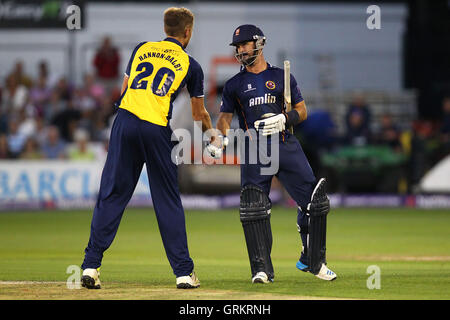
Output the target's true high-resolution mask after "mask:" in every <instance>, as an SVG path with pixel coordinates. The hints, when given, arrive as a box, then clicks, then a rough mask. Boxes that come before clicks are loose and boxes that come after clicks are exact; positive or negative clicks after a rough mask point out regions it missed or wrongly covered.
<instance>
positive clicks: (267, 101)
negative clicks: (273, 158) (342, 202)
mask: <svg viewBox="0 0 450 320" xmlns="http://www.w3.org/2000/svg"><path fill="white" fill-rule="evenodd" d="M265 42H266V38H265V36H264V34H263V32H262V31H261V29H259V28H258V27H256V26H254V25H248V24H247V25H241V26H239V27H238V28H236V29H235V31H234V33H233V39H232V42H231V43H230V45H231V46H234V47H235V48H236V54H235V56H236V58H237V60H238V61H239V62H240V63H241V64H242V67H241V71H240V72H239V73H238V74H236V75H235V76H234V77H232V78H231V79H229V80H228V81H227V82H226V83H225V87H224V90H223V96H222V105H221V110H220V115H219V118H218V120H217V125H216V128H217V129H218V130H219V131H221V133H222V135H223V136H222V137H221V138H220V139H217V140H216V141H214V142H213V143H212V144H211V145H210V146H209V149H208V151H209V152H210V154H211V155H212V156H214V157H215V158H220V157H221V155H222V149H223V147H224V143H223V142H224V141H226V140H227V138H226V134H227V132H228V130H229V129H230V124H231V120H232V117H233V114H234V113H236V114H237V115H238V117H239V123H240V127H241V129H243V130H247V131H249V130H256V131H257V132H258V135H257V137H258V138H257V139H258V140H261V135H262V136H265V137H266V138H267V137H268V138H267V141H268V143H270V141H271V139H272V140H273V139H279V167H278V171H277V172H276V174H275V176H276V177H277V178H278V179H279V180H280V182H281V183H282V184H283V186H284V187H285V189H286V190H287V192H288V193H289V194H290V196H291V197H292V198H293V199H294V200H295V201H296V203H297V205H298V214H297V227H298V231H299V232H300V236H301V240H302V243H303V248H302V252H301V254H300V258H299V260H298V262H297V265H296V266H297V268H298V269H300V270H302V271H306V272H311V273H312V274H314V275H315V276H316V277H318V278H320V279H323V280H334V279H335V278H336V274H335V273H334V272H333V271H331V270H330V269H328V267H327V266H326V259H325V250H326V246H325V243H326V217H327V214H328V212H329V210H330V205H329V199H328V196H327V194H326V191H325V179H320V180H319V181H317V179H316V177H315V176H314V173H313V172H312V169H311V167H310V165H309V163H308V160H307V158H306V157H305V154H304V153H303V150H302V147H301V146H300V143H299V142H298V140H297V139H296V137H295V136H293V135H292V134H291V133H290V132H289V130H288V128H289V127H291V126H295V125H297V124H298V123H300V122H302V121H304V120H306V118H307V111H306V106H305V102H304V100H303V98H302V95H301V92H300V89H299V88H298V86H297V82H296V80H295V78H294V77H293V76H292V75H290V83H289V84H288V85H290V88H291V102H292V110H291V111H289V112H286V110H285V103H284V102H285V101H284V96H283V92H284V85H285V84H284V70H283V69H280V68H277V67H275V66H272V65H271V64H269V63H268V62H266V60H265V58H264V55H263V52H262V51H263V47H264V45H265ZM248 143H251V141H250V140H248V139H247V140H246V146H245V148H246V151H247V152H248V150H250V149H249V148H248V146H247V144H248ZM225 145H226V143H225ZM245 156H246V158H245V161H243V163H242V164H241V204H240V220H241V222H242V226H243V229H244V235H245V239H246V245H247V251H248V256H249V260H250V268H251V274H252V282H253V283H268V282H271V281H273V278H274V270H273V265H272V261H271V249H272V231H271V226H270V213H271V201H270V199H269V192H270V186H271V181H272V178H273V176H274V175H265V174H262V173H261V172H262V171H261V169H262V168H263V167H264V166H265V165H264V164H262V163H261V161H258V162H257V163H253V164H252V163H248V159H247V157H248V155H247V154H245ZM241 162H242V160H241Z"/></svg>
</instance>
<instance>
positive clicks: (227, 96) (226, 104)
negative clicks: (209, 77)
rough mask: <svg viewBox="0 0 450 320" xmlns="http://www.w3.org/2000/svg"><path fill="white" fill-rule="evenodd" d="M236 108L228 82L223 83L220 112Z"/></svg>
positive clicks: (231, 111)
mask: <svg viewBox="0 0 450 320" xmlns="http://www.w3.org/2000/svg"><path fill="white" fill-rule="evenodd" d="M235 109H236V100H235V99H234V95H233V93H232V91H231V90H230V83H229V82H227V83H225V86H224V88H223V93H222V102H221V103H220V112H226V113H234V110H235Z"/></svg>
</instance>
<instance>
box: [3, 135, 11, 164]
mask: <svg viewBox="0 0 450 320" xmlns="http://www.w3.org/2000/svg"><path fill="white" fill-rule="evenodd" d="M12 157H13V156H12V154H11V151H9V146H8V138H7V136H6V134H2V133H0V159H11V158H12Z"/></svg>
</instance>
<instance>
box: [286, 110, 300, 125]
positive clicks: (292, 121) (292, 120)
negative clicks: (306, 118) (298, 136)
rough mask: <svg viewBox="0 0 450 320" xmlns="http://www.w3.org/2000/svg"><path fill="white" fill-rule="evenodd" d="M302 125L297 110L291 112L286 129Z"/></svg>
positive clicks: (287, 115)
mask: <svg viewBox="0 0 450 320" xmlns="http://www.w3.org/2000/svg"><path fill="white" fill-rule="evenodd" d="M299 123H300V115H299V114H298V112H297V111H296V110H291V111H289V112H288V113H287V114H286V127H291V126H295V125H297V124H299Z"/></svg>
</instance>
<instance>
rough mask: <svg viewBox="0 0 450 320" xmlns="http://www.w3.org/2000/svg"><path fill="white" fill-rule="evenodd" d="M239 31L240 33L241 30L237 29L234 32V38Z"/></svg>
mask: <svg viewBox="0 0 450 320" xmlns="http://www.w3.org/2000/svg"><path fill="white" fill-rule="evenodd" d="M240 31H241V30H240V29H239V28H237V29H236V32H235V33H234V35H235V36H238V35H239V32H240Z"/></svg>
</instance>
